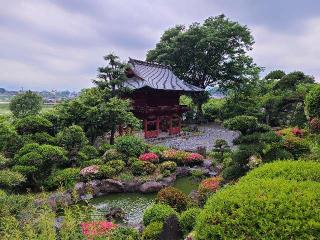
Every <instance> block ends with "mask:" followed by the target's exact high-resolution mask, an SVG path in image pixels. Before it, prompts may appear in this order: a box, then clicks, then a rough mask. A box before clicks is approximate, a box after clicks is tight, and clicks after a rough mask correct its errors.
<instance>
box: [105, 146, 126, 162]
mask: <svg viewBox="0 0 320 240" xmlns="http://www.w3.org/2000/svg"><path fill="white" fill-rule="evenodd" d="M102 159H103V160H104V162H109V161H112V160H117V159H119V160H125V159H126V156H125V155H124V154H122V153H120V152H119V151H117V150H116V149H109V150H107V151H106V152H105V153H104V154H103V156H102Z"/></svg>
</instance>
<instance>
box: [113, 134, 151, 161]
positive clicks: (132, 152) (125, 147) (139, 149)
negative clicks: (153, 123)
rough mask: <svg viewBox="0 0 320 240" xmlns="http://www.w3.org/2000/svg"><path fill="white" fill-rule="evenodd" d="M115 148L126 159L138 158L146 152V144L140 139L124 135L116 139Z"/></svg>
mask: <svg viewBox="0 0 320 240" xmlns="http://www.w3.org/2000/svg"><path fill="white" fill-rule="evenodd" d="M115 147H116V149H117V150H118V151H119V152H121V153H123V154H124V155H125V156H126V157H138V156H139V155H140V154H142V153H143V152H144V151H145V149H146V144H145V143H144V142H143V141H142V139H141V138H139V137H135V136H131V135H124V136H121V137H118V138H116V141H115Z"/></svg>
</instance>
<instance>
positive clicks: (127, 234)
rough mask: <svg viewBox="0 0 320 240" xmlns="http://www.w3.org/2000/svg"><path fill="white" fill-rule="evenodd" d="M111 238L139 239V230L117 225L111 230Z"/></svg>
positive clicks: (121, 239)
mask: <svg viewBox="0 0 320 240" xmlns="http://www.w3.org/2000/svg"><path fill="white" fill-rule="evenodd" d="M111 239H112V240H140V234H139V232H138V231H137V230H136V229H134V228H130V227H124V226H119V227H117V228H116V229H114V230H112V232H111Z"/></svg>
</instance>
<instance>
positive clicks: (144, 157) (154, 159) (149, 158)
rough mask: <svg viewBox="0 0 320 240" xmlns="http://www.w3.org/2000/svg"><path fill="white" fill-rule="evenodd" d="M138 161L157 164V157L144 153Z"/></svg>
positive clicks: (153, 154)
mask: <svg viewBox="0 0 320 240" xmlns="http://www.w3.org/2000/svg"><path fill="white" fill-rule="evenodd" d="M139 159H140V160H141V161H147V162H152V163H157V162H159V157H158V155H157V154H155V153H151V152H150V153H144V154H141V155H140V157H139Z"/></svg>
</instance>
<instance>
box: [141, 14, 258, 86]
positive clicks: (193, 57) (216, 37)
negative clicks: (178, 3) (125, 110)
mask: <svg viewBox="0 0 320 240" xmlns="http://www.w3.org/2000/svg"><path fill="white" fill-rule="evenodd" d="M253 43H254V40H253V37H252V35H251V33H250V30H249V29H248V28H247V27H246V26H242V25H240V24H239V23H237V22H233V21H231V20H229V19H228V18H226V17H225V16H224V15H220V16H217V17H210V18H208V19H206V20H205V21H204V23H203V24H199V23H193V24H192V25H190V26H189V27H188V28H186V27H185V26H182V25H178V26H176V27H174V28H171V29H169V30H167V31H165V32H164V34H163V35H162V37H161V39H160V42H159V43H158V44H157V45H156V47H155V49H152V50H149V51H148V53H147V60H148V61H155V62H159V63H163V64H167V65H169V66H171V67H172V68H173V70H174V72H175V73H176V74H177V75H178V77H180V78H182V79H184V80H186V81H187V82H188V83H190V84H193V85H196V86H199V87H202V88H205V87H207V86H214V85H219V87H220V88H221V89H222V90H224V91H227V90H237V91H238V90H241V89H243V88H246V87H247V85H248V84H250V83H253V82H255V81H256V80H257V77H258V73H259V70H260V68H259V67H257V66H256V64H254V62H253V60H252V58H251V57H250V56H248V55H247V52H248V51H250V50H251V49H252V45H253Z"/></svg>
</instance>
